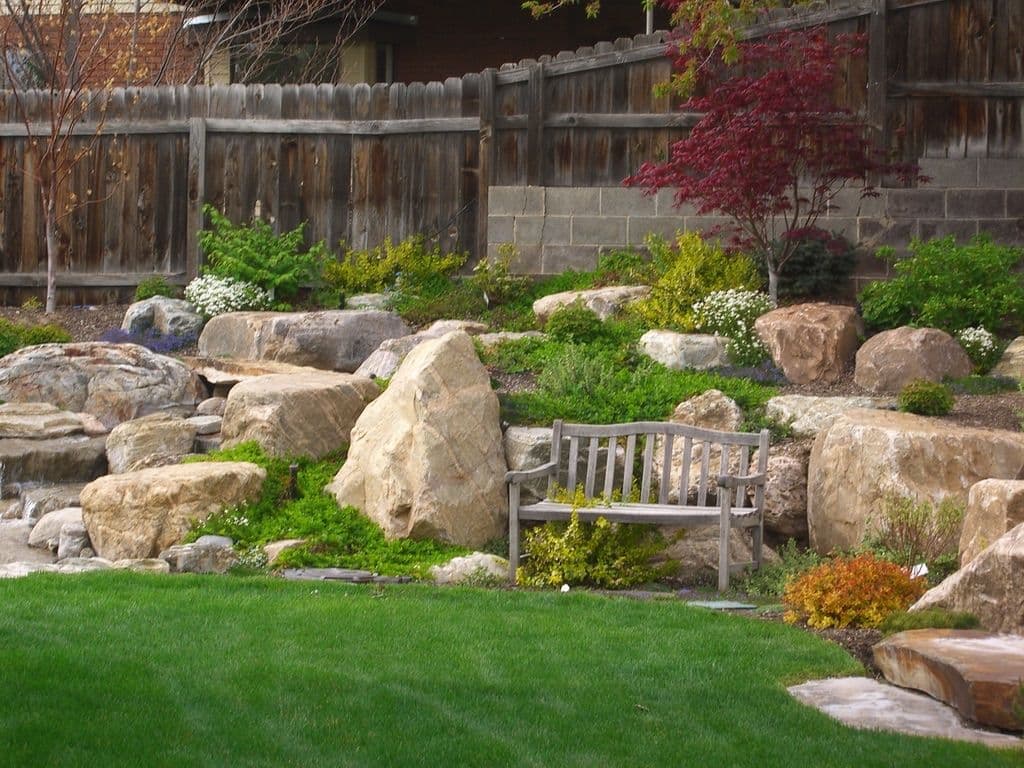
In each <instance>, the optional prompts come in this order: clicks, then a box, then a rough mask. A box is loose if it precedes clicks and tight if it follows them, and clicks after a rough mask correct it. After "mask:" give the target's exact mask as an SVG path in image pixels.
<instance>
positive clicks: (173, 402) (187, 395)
mask: <svg viewBox="0 0 1024 768" xmlns="http://www.w3.org/2000/svg"><path fill="white" fill-rule="evenodd" d="M205 398H206V391H205V389H204V387H203V385H202V383H201V382H200V381H199V378H198V377H197V376H196V375H195V374H194V373H193V372H192V371H190V370H189V369H188V368H187V367H186V366H185V365H183V364H182V363H180V362H179V361H177V360H175V359H174V358H172V357H167V356H165V355H158V354H156V353H155V352H150V351H149V350H148V349H146V348H145V347H142V346H139V345H137V344H107V343H104V342H98V341H95V342H82V343H80V344H41V345H39V346H35V347H25V348H23V349H19V350H17V351H16V352H12V353H11V354H9V355H7V356H6V357H4V358H3V359H0V400H5V401H8V402H11V401H14V402H45V403H52V404H53V405H55V406H57V407H58V408H62V409H64V410H67V411H84V412H86V413H90V414H92V415H93V416H95V417H97V418H98V419H99V420H100V421H101V422H103V424H104V426H106V427H108V428H110V427H113V426H114V425H116V424H118V423H120V422H122V421H127V420H129V419H135V418H138V417H139V416H145V415H146V414H149V413H160V412H163V413H173V414H179V415H185V416H189V415H191V414H192V411H193V410H195V407H196V403H198V402H200V401H201V400H204V399H205Z"/></svg>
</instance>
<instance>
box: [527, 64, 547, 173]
mask: <svg viewBox="0 0 1024 768" xmlns="http://www.w3.org/2000/svg"><path fill="white" fill-rule="evenodd" d="M526 104H527V116H526V183H527V185H529V186H531V187H539V186H543V185H544V63H543V62H536V63H534V64H531V65H530V71H529V80H528V81H527V84H526Z"/></svg>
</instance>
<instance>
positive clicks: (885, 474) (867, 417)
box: [807, 410, 1024, 553]
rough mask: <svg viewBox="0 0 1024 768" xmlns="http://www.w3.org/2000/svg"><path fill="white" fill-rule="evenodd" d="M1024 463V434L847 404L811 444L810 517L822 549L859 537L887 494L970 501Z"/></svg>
mask: <svg viewBox="0 0 1024 768" xmlns="http://www.w3.org/2000/svg"><path fill="white" fill-rule="evenodd" d="M1022 468H1024V434H1020V433H1017V432H1006V431H1000V430H985V429H974V428H968V427H962V426H959V425H957V424H951V423H949V422H945V421H942V420H939V419H929V418H925V417H922V416H914V415H912V414H909V413H899V412H889V411H874V410H858V411H850V412H849V413H847V414H846V415H845V416H843V417H841V418H840V419H838V420H837V421H836V422H835V423H834V424H833V425H832V426H831V427H829V428H828V429H827V430H826V431H823V432H821V433H819V435H818V437H817V438H816V439H815V441H814V448H813V449H812V451H811V463H810V470H809V473H808V480H807V518H808V525H809V528H810V541H811V546H812V547H814V549H815V550H817V551H818V552H821V553H827V552H830V551H831V550H833V549H850V548H852V547H856V546H857V545H859V544H860V543H861V541H862V540H863V538H864V534H865V533H866V532H867V527H868V520H869V518H870V517H871V516H872V514H876V513H877V511H878V510H879V508H880V507H881V504H882V501H883V499H884V498H885V496H886V495H887V494H897V495H900V496H907V497H910V498H915V499H924V500H928V501H931V502H933V503H939V502H940V501H941V500H942V499H943V498H945V497H948V496H951V497H953V498H955V499H957V500H959V501H960V502H962V503H965V504H966V502H967V494H968V491H969V490H970V487H971V486H972V485H974V484H975V483H976V482H978V481H979V480H984V479H986V478H990V477H995V478H1014V477H1017V475H1018V473H1019V472H1020V471H1021V469H1022Z"/></svg>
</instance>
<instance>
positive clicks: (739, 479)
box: [718, 472, 768, 490]
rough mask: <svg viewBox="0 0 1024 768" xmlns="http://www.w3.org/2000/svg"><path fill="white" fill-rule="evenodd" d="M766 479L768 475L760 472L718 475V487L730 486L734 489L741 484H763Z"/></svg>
mask: <svg viewBox="0 0 1024 768" xmlns="http://www.w3.org/2000/svg"><path fill="white" fill-rule="evenodd" d="M767 479H768V475H766V474H765V473H764V472H761V473H760V474H757V475H739V476H736V475H719V476H718V487H719V488H731V489H732V490H736V489H737V488H739V487H740V486H741V485H752V486H758V485H764V484H765V481H766V480H767Z"/></svg>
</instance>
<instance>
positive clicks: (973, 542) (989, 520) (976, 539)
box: [960, 480, 1024, 566]
mask: <svg viewBox="0 0 1024 768" xmlns="http://www.w3.org/2000/svg"><path fill="white" fill-rule="evenodd" d="M1021 523H1024V480H982V481H981V482H980V483H975V484H974V485H972V486H971V491H970V494H969V495H968V496H967V513H966V514H965V515H964V527H963V530H962V531H961V532H960V565H961V566H964V565H967V564H968V563H969V562H971V560H973V559H974V558H975V557H977V556H978V554H979V553H980V552H981V550H983V549H985V547H987V546H988V545H989V544H991V543H992V542H994V541H995V540H996V539H998V538H999V537H1000V536H1002V535H1003V534H1004V533H1006V532H1007V531H1009V530H1010V529H1011V528H1015V527H1016V526H1018V525H1020V524H1021Z"/></svg>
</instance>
